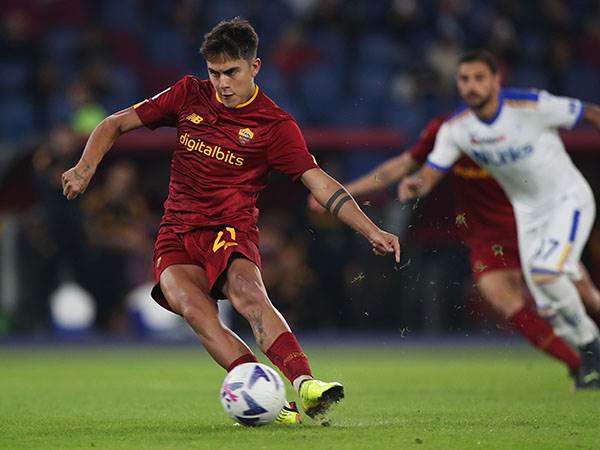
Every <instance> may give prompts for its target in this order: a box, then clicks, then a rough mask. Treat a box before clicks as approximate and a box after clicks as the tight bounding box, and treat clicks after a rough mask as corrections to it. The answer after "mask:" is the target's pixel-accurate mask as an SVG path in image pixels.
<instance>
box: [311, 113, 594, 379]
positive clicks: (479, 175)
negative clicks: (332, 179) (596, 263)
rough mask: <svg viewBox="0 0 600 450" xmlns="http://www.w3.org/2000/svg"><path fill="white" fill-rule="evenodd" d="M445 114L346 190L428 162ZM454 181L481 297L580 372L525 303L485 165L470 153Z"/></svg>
mask: <svg viewBox="0 0 600 450" xmlns="http://www.w3.org/2000/svg"><path fill="white" fill-rule="evenodd" d="M446 118H447V115H444V116H439V117H436V118H434V119H432V120H431V121H430V122H429V123H428V124H427V125H426V126H425V128H424V130H423V132H422V133H421V136H420V138H419V140H418V141H417V142H416V143H415V144H414V145H413V146H412V147H411V148H410V149H409V150H407V151H405V152H403V153H402V154H401V155H399V156H396V157H394V158H391V159H389V160H387V161H385V162H384V163H382V164H380V165H379V166H377V167H376V168H374V169H373V170H372V171H371V172H369V173H368V174H366V175H364V176H362V177H360V178H358V179H357V180H355V181H353V182H351V183H348V184H347V185H346V189H347V190H348V192H349V193H351V194H352V195H354V196H361V195H364V194H368V193H370V192H374V191H377V190H380V189H383V188H385V187H387V186H389V185H391V184H392V183H396V182H398V181H399V180H401V179H402V178H404V177H405V176H406V175H408V174H409V173H411V172H412V171H414V170H415V169H417V168H418V167H419V166H421V165H422V164H424V163H425V161H426V160H427V156H428V155H429V153H431V151H432V150H433V147H434V144H435V138H436V136H437V133H438V131H439V129H440V127H441V125H442V124H443V123H444V121H445V120H446ZM450 180H451V190H452V199H453V201H454V208H455V226H456V231H458V234H459V236H460V240H461V241H462V242H463V243H464V244H465V245H466V247H467V248H468V249H469V254H470V261H471V269H472V274H473V279H474V281H475V282H476V284H477V286H478V289H479V291H480V292H481V295H482V296H483V298H484V299H485V300H486V301H487V302H489V303H490V304H491V305H492V306H493V307H494V309H495V310H496V311H498V312H499V313H500V314H502V316H503V317H504V318H505V319H507V320H508V322H509V323H510V324H511V325H512V326H513V328H514V329H515V330H517V331H518V332H519V333H521V334H522V335H523V336H524V337H525V338H526V339H527V340H528V341H529V342H530V343H531V344H532V345H534V346H535V347H537V348H539V349H540V350H542V351H544V352H546V353H547V354H549V355H551V356H554V357H555V358H557V359H559V360H561V361H562V362H564V363H565V364H566V365H567V367H568V368H569V369H571V370H576V369H577V368H578V367H579V365H580V363H581V360H580V357H579V355H578V353H577V352H575V351H574V350H573V349H572V348H571V347H570V346H569V345H568V344H567V343H566V342H565V341H564V340H563V339H562V338H560V337H559V336H557V335H556V334H555V333H554V331H553V329H552V327H551V326H550V324H549V323H548V322H547V321H546V320H544V319H543V318H542V317H540V315H539V314H538V313H537V311H536V310H534V309H532V308H531V307H529V306H528V305H527V301H526V300H527V292H526V289H525V284H524V280H523V276H522V275H521V264H520V262H519V248H518V244H517V230H516V224H515V218H514V213H513V208H512V205H511V204H510V201H509V200H508V198H507V197H506V194H505V193H504V191H503V190H502V188H501V187H500V186H499V185H498V183H497V182H496V181H495V180H494V179H493V178H492V177H491V176H490V174H489V173H488V172H487V171H486V170H485V169H482V168H481V167H479V166H478V165H477V164H475V163H474V162H473V161H472V160H471V159H470V158H469V157H467V156H462V157H461V158H460V159H459V160H458V161H457V162H456V163H455V164H454V166H453V168H452V176H451V177H450ZM309 203H310V206H311V208H312V209H318V208H320V207H318V205H316V203H315V201H314V199H310V200H309ZM580 268H581V270H582V275H583V277H582V278H581V280H579V281H578V282H577V283H576V285H577V287H578V289H579V290H580V292H581V294H582V297H583V299H584V301H585V303H586V306H587V307H588V309H590V310H591V311H594V312H598V311H600V300H599V297H600V292H598V289H597V288H596V286H594V284H593V283H592V281H591V280H590V278H589V275H588V274H587V271H586V270H585V268H584V267H583V265H581V264H580Z"/></svg>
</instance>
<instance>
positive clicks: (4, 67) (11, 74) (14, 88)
mask: <svg viewBox="0 0 600 450" xmlns="http://www.w3.org/2000/svg"><path fill="white" fill-rule="evenodd" d="M30 73H31V67H30V64H29V63H28V62H25V61H19V60H10V59H6V60H2V61H0V92H6V93H9V92H12V93H15V92H21V93H25V92H24V91H25V89H26V88H27V83H28V81H29V78H30Z"/></svg>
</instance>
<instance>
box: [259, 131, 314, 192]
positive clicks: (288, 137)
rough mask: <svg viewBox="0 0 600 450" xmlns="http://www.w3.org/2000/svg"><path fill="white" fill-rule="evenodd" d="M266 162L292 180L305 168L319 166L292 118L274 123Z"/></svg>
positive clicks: (304, 170) (300, 174)
mask: <svg viewBox="0 0 600 450" xmlns="http://www.w3.org/2000/svg"><path fill="white" fill-rule="evenodd" d="M267 162H268V164H269V166H270V167H273V168H274V169H277V170H278V171H280V172H282V173H285V174H287V175H289V176H290V177H292V179H293V180H294V181H297V180H298V179H299V178H300V177H301V176H302V174H303V173H304V172H306V171H307V170H310V169H314V168H317V167H319V166H318V164H317V162H316V161H315V157H314V156H313V155H312V154H311V153H310V152H309V151H308V148H307V147H306V142H305V141H304V136H302V132H301V131H300V128H298V125H297V124H296V122H294V121H293V120H285V121H283V122H280V123H279V124H278V125H276V127H275V129H274V131H273V136H272V139H271V143H270V146H269V150H268V152H267Z"/></svg>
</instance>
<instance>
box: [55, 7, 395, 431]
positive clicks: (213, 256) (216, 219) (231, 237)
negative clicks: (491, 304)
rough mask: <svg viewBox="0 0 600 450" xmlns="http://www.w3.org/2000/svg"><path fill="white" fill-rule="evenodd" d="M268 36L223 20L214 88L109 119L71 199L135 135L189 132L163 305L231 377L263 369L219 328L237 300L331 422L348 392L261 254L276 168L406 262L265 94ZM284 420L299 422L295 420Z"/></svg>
mask: <svg viewBox="0 0 600 450" xmlns="http://www.w3.org/2000/svg"><path fill="white" fill-rule="evenodd" d="M257 46H258V36H257V35H256V33H255V31H254V29H253V28H252V26H251V25H250V24H249V23H248V22H247V21H245V20H241V19H239V18H236V19H233V20H230V21H223V22H221V23H219V24H218V25H217V26H216V27H215V28H213V30H212V31H210V32H209V33H207V34H206V35H205V37H204V42H203V44H202V47H201V49H200V52H201V54H202V55H203V56H204V58H205V59H206V62H207V67H208V74H209V78H210V79H209V80H200V79H198V78H196V77H195V76H190V75H188V76H185V77H184V78H182V79H181V80H179V81H178V82H177V83H175V84H174V85H173V86H171V87H170V88H168V89H166V90H164V91H163V92H161V93H159V94H157V95H155V96H154V97H152V98H150V99H148V100H145V101H143V102H141V103H139V104H137V105H135V106H134V107H130V108H127V109H125V110H123V111H120V112H117V113H115V114H113V115H111V116H109V117H108V118H106V119H105V120H104V121H102V123H101V124H100V125H98V127H96V129H95V130H94V131H93V132H92V134H91V136H90V138H89V140H88V142H87V144H86V147H85V149H84V152H83V155H82V157H81V159H80V161H79V162H78V163H77V165H76V166H75V167H73V168H72V169H70V170H69V171H67V172H65V174H64V175H63V186H64V194H65V196H66V197H67V198H68V199H69V200H72V199H74V198H76V197H77V196H78V195H79V194H82V193H83V192H84V191H85V189H86V187H87V185H88V183H89V181H90V179H91V177H92V176H93V174H94V172H95V171H96V168H97V166H98V164H99V162H100V160H101V159H102V157H103V156H104V154H105V153H106V152H107V151H108V150H109V148H110V147H111V146H112V144H113V142H114V141H115V139H116V138H117V137H118V136H120V135H121V134H123V133H126V132H128V131H131V130H134V129H136V128H140V127H142V126H146V127H148V128H150V129H154V128H157V127H159V126H170V127H176V128H177V142H176V148H175V152H174V154H173V160H172V164H171V180H170V185H169V196H168V198H167V200H166V202H165V205H164V206H165V212H164V215H163V218H162V221H161V225H160V228H159V232H158V237H157V239H156V245H155V254H154V268H155V269H154V270H155V277H156V283H157V284H156V286H155V288H154V290H153V297H154V299H155V300H156V301H157V302H159V303H160V304H161V305H163V306H164V307H165V308H167V309H169V310H171V311H174V312H175V313H177V314H180V315H182V316H183V317H184V319H185V320H186V321H187V322H188V324H189V325H190V326H191V327H192V328H193V329H194V331H195V332H196V333H197V335H198V337H199V339H200V341H201V342H202V344H203V345H204V347H205V348H206V349H207V351H208V352H209V353H210V355H211V356H212V357H213V358H214V359H215V361H216V362H217V363H219V364H220V365H221V366H222V367H224V368H225V369H227V370H231V369H232V368H234V367H236V366H237V365H239V364H242V363H245V362H253V361H256V357H255V356H254V354H253V353H252V351H251V350H250V348H249V347H248V346H247V345H246V344H245V343H244V342H243V341H242V340H241V339H240V338H239V337H238V336H236V335H235V334H234V333H233V332H232V331H231V330H230V329H228V328H226V327H225V326H224V325H223V323H221V321H220V320H219V318H218V315H217V306H216V301H215V299H217V298H224V297H226V298H228V299H229V300H230V301H231V303H232V304H233V306H234V307H235V309H236V310H237V311H238V312H239V313H240V314H242V316H243V317H244V318H246V319H247V320H248V322H249V323H250V325H251V327H252V331H253V333H254V337H255V338H256V342H257V343H258V345H259V347H260V349H261V350H262V351H263V352H264V353H265V354H266V355H267V357H268V358H269V359H270V360H271V361H272V362H273V363H274V364H275V365H276V366H277V367H279V369H280V370H281V371H282V373H283V374H284V375H285V376H286V377H287V378H288V379H289V380H290V382H291V383H292V384H293V386H294V388H295V389H296V391H297V392H298V394H299V397H300V401H301V405H302V408H303V410H304V412H305V413H306V414H308V415H309V416H311V417H314V416H316V415H321V414H323V413H324V412H325V411H326V410H327V409H328V408H329V406H330V405H331V404H332V403H334V402H336V401H338V400H340V399H341V398H342V397H343V396H344V390H343V387H342V385H341V384H340V383H336V382H333V383H325V382H321V381H318V380H315V379H313V377H312V373H311V369H310V366H309V362H308V358H307V356H306V354H305V353H304V352H303V350H302V348H301V347H300V344H299V343H298V341H297V340H296V337H295V336H294V335H293V334H292V332H291V331H290V328H289V326H288V324H287V323H286V321H285V320H284V318H283V317H282V316H281V314H280V313H279V312H278V311H277V309H275V307H274V306H273V305H272V304H271V301H270V299H269V297H268V295H267V291H266V289H265V286H264V283H263V280H262V276H261V272H260V267H261V262H260V255H259V251H258V228H257V225H256V224H257V219H258V209H257V208H256V200H257V198H258V195H259V193H260V192H261V191H262V190H263V189H264V188H265V186H266V183H267V177H268V174H269V172H270V171H271V170H272V169H277V170H279V171H281V172H284V173H286V174H288V175H289V176H291V177H292V178H293V179H294V180H301V181H302V182H303V183H304V185H305V186H306V187H307V188H308V189H309V190H310V191H311V193H312V195H314V197H315V198H316V199H317V200H318V201H319V202H320V203H321V204H322V205H324V206H325V207H326V208H327V209H328V210H330V211H331V212H332V214H333V215H335V216H337V217H339V218H340V219H341V220H342V221H344V222H345V223H347V224H348V225H350V226H351V227H352V228H353V229H355V230H356V231H357V232H359V233H360V234H362V235H363V236H364V237H365V238H366V239H368V240H369V241H370V242H371V244H372V246H373V251H374V252H375V253H376V254H379V255H383V254H386V253H388V252H391V253H394V254H395V258H396V261H399V259H400V247H399V244H398V238H397V237H396V236H394V235H392V234H389V233H386V232H384V231H382V230H380V229H379V228H378V227H377V226H376V225H375V224H373V222H371V220H369V218H368V217H367V216H366V215H365V214H364V213H363V212H362V211H361V210H360V208H359V207H358V206H357V204H356V202H354V200H353V199H352V197H351V196H350V195H349V194H348V193H347V192H346V190H345V189H344V188H343V187H342V186H341V185H340V184H339V183H338V182H337V181H335V180H333V179H332V178H331V177H330V176H328V175H327V174H326V173H325V172H323V171H322V170H321V169H320V168H319V166H318V165H317V164H316V162H315V159H314V158H313V156H312V155H311V154H310V153H309V152H308V149H307V148H306V144H305V142H304V138H303V136H302V134H301V132H300V130H299V128H298V125H297V124H296V122H295V121H294V119H293V118H292V117H291V116H290V115H289V114H287V113H286V112H285V111H283V110H282V109H281V108H279V107H278V106H277V105H276V104H275V103H274V102H273V101H272V100H271V99H270V98H268V97H267V96H266V95H265V94H264V93H263V92H262V91H261V90H260V89H259V87H258V86H257V85H256V84H255V82H254V78H255V77H256V75H257V74H258V72H259V69H260V66H261V61H260V59H258V58H257V57H256V51H257ZM280 419H281V420H282V421H285V422H292V423H294V422H297V421H298V420H299V415H298V413H297V412H294V411H286V410H284V411H282V414H281V415H280Z"/></svg>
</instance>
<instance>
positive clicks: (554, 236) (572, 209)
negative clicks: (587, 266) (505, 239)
mask: <svg viewBox="0 0 600 450" xmlns="http://www.w3.org/2000/svg"><path fill="white" fill-rule="evenodd" d="M515 216H516V219H517V233H518V239H519V252H520V254H521V265H522V266H523V275H524V277H525V280H526V281H527V285H528V286H529V289H530V290H531V292H532V294H533V296H534V298H535V300H536V303H537V305H538V307H541V308H545V307H551V305H550V304H549V301H547V299H544V298H538V297H543V295H540V293H539V289H537V287H538V286H539V285H540V284H543V283H547V282H551V281H554V280H556V279H557V277H559V276H561V275H567V276H568V277H569V278H570V279H571V280H579V279H581V273H580V271H579V260H580V259H581V253H582V252H583V248H584V247H585V244H586V242H587V240H588V237H589V235H590V231H591V229H592V226H593V224H594V219H595V217H596V205H595V203H594V196H593V194H592V192H591V190H590V189H589V187H588V186H585V187H581V188H578V189H574V190H572V191H571V192H569V193H566V194H564V195H563V196H561V197H560V198H558V199H556V201H554V202H552V204H551V205H549V206H548V207H547V208H544V209H543V210H541V211H538V212H537V214H535V215H534V214H531V213H529V214H519V212H518V211H517V210H515Z"/></svg>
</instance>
